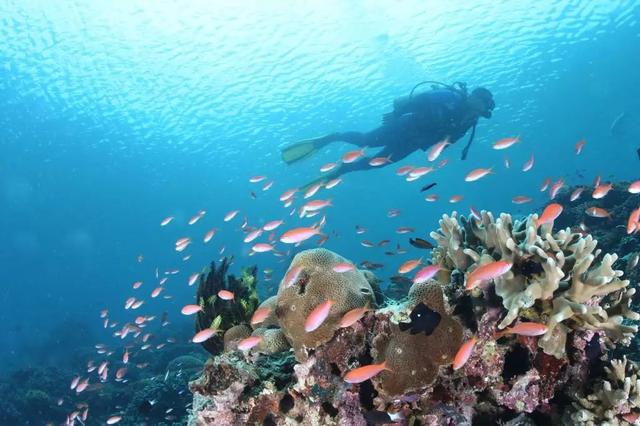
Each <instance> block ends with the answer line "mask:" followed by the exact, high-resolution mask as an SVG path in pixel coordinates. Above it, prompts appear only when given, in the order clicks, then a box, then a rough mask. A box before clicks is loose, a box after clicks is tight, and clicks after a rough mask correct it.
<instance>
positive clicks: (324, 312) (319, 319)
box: [304, 300, 336, 333]
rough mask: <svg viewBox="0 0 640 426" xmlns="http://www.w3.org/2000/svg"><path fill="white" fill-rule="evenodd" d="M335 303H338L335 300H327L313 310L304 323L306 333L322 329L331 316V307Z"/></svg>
mask: <svg viewBox="0 0 640 426" xmlns="http://www.w3.org/2000/svg"><path fill="white" fill-rule="evenodd" d="M335 303H336V302H335V301H333V300H327V301H326V302H323V303H320V304H319V305H317V306H316V307H315V308H313V310H312V311H311V313H309V315H308V316H307V319H306V320H305V322H304V331H306V332H307V333H309V332H312V331H314V330H316V329H317V328H318V327H320V326H321V325H322V323H323V322H324V321H325V320H326V319H327V317H328V316H329V312H330V311H331V307H332V306H333V305H334V304H335Z"/></svg>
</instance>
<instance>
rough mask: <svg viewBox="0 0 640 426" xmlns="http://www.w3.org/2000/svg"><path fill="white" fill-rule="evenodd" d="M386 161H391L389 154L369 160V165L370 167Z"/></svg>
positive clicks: (386, 162) (383, 163)
mask: <svg viewBox="0 0 640 426" xmlns="http://www.w3.org/2000/svg"><path fill="white" fill-rule="evenodd" d="M388 163H391V155H388V156H386V157H375V158H372V159H371V160H369V165H370V166H371V167H380V166H384V165H385V164H388Z"/></svg>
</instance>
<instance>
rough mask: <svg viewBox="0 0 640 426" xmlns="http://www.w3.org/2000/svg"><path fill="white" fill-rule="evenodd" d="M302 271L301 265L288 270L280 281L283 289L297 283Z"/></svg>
mask: <svg viewBox="0 0 640 426" xmlns="http://www.w3.org/2000/svg"><path fill="white" fill-rule="evenodd" d="M303 269H304V268H303V266H302V265H297V266H294V267H292V268H291V269H289V270H288V271H287V273H286V274H285V276H284V279H283V280H282V281H283V284H284V288H289V287H292V286H293V285H294V284H295V283H296V282H298V278H300V274H301V273H302V271H303Z"/></svg>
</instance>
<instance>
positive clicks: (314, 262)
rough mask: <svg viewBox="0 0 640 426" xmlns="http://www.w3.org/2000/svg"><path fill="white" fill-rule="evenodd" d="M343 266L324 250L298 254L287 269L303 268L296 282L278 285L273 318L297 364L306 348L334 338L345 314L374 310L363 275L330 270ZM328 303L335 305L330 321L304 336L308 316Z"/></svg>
mask: <svg viewBox="0 0 640 426" xmlns="http://www.w3.org/2000/svg"><path fill="white" fill-rule="evenodd" d="M342 262H348V260H347V259H345V258H343V257H342V256H339V255H337V254H335V253H333V252H331V251H329V250H326V249H322V248H319V249H312V250H305V251H302V252H300V253H298V254H297V255H296V256H295V257H294V258H293V261H292V262H291V265H290V266H289V268H294V267H297V266H302V270H301V272H300V275H299V277H298V281H297V282H296V283H294V284H293V285H291V286H290V287H288V288H287V287H286V285H285V282H284V280H283V281H282V282H280V287H279V288H278V295H277V307H276V315H277V317H278V321H279V323H280V326H281V327H282V331H283V332H284V334H285V336H286V337H287V340H289V342H290V343H291V345H292V346H293V348H294V349H295V352H296V358H297V359H298V360H304V359H306V357H307V356H306V351H305V348H307V349H312V348H315V347H317V346H318V345H321V344H323V343H325V342H327V341H329V340H330V339H331V338H332V337H333V334H334V332H335V330H336V328H337V323H338V321H339V320H340V318H341V317H342V315H344V313H346V312H347V311H349V310H351V309H353V308H359V307H363V306H365V305H367V304H369V306H372V307H373V306H375V298H374V293H373V289H372V288H371V285H370V284H369V282H368V281H367V279H366V278H365V275H364V274H363V272H362V271H360V270H358V269H354V270H352V271H347V272H335V271H334V270H333V266H334V265H336V264H338V263H342ZM328 299H330V300H333V301H335V304H334V305H333V307H332V308H331V311H330V312H329V317H328V318H327V319H326V320H325V321H324V323H323V324H322V325H320V327H318V328H317V329H316V330H314V331H312V332H310V333H307V332H306V331H305V330H304V323H305V320H306V318H307V316H308V315H309V313H310V312H311V311H312V310H313V309H314V308H315V307H316V306H317V305H319V304H320V303H323V302H325V301H327V300H328Z"/></svg>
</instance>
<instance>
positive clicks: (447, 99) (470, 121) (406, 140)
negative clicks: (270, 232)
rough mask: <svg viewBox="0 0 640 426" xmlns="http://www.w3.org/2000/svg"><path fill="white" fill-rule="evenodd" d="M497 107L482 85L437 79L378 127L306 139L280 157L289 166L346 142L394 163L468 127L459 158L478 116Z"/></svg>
mask: <svg viewBox="0 0 640 426" xmlns="http://www.w3.org/2000/svg"><path fill="white" fill-rule="evenodd" d="M423 84H431V90H429V91H426V92H423V93H420V94H416V95H414V92H415V90H416V89H417V88H418V87H419V86H421V85H423ZM494 107H495V103H494V101H493V95H492V94H491V92H490V91H489V90H487V89H485V88H483V87H478V88H476V89H474V90H473V91H472V92H471V93H470V94H469V93H468V92H467V87H466V84H465V83H461V82H456V83H454V84H452V85H448V84H444V83H439V82H435V81H423V82H421V83H419V84H417V85H416V86H415V87H414V88H413V89H412V90H411V92H410V93H409V96H405V97H402V98H398V99H396V100H394V102H393V111H392V112H390V113H387V114H384V115H383V118H382V126H380V127H378V128H376V129H374V130H371V131H369V132H366V133H362V132H339V133H331V134H329V135H326V136H322V137H318V138H313V139H306V140H303V141H300V142H297V143H294V144H293V145H289V146H287V147H284V148H283V149H282V159H283V160H284V162H286V163H287V164H292V163H295V162H297V161H299V160H302V159H304V158H307V157H309V156H311V155H313V154H314V153H315V152H316V151H318V150H319V149H321V148H322V147H324V146H326V145H328V144H330V143H332V142H338V141H342V142H348V143H351V144H354V145H357V146H359V147H362V148H364V147H368V148H375V147H381V148H382V149H381V150H380V151H379V152H377V153H376V157H388V158H390V161H389V162H397V161H400V160H402V159H403V158H405V157H407V156H409V155H410V154H412V153H413V152H414V151H417V150H424V151H426V150H427V149H428V148H429V147H430V146H432V145H435V144H436V143H438V142H440V141H442V140H444V139H447V138H448V140H449V142H450V143H454V142H455V141H457V140H458V139H460V138H461V137H463V136H464V135H465V133H467V131H468V130H469V129H471V135H470V137H469V140H468V141H467V145H466V146H465V147H464V149H463V151H462V159H463V160H464V159H465V158H466V157H467V152H468V151H469V147H470V146H471V142H473V138H474V135H475V132H476V125H477V123H478V119H479V118H480V117H484V118H490V117H491V112H492V111H493V108H494ZM369 160H370V158H363V159H360V160H359V161H357V162H352V163H348V164H342V165H341V167H340V168H338V169H334V170H333V171H331V172H330V173H325V174H324V175H323V176H322V177H321V178H319V179H316V180H314V181H313V182H312V183H310V184H308V185H306V186H305V187H309V186H310V185H312V184H314V183H316V182H318V181H320V180H322V179H326V180H330V179H335V178H337V177H339V176H342V175H344V174H345V173H349V172H353V171H357V170H367V169H371V168H376V167H373V166H371V165H369Z"/></svg>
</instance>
